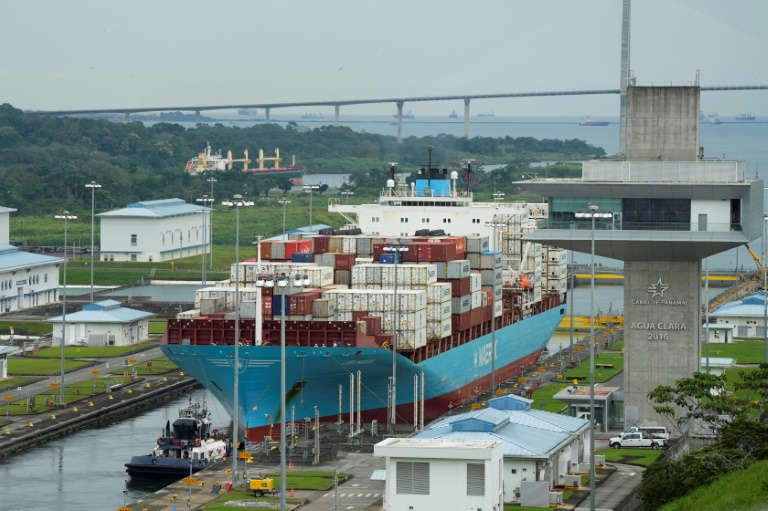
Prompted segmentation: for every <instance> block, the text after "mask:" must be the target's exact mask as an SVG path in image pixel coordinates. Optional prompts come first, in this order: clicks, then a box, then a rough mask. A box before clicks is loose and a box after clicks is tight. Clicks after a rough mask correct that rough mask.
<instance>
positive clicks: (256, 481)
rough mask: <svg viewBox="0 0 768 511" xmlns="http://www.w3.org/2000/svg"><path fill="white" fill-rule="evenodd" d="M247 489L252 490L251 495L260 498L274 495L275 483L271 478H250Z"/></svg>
mask: <svg viewBox="0 0 768 511" xmlns="http://www.w3.org/2000/svg"><path fill="white" fill-rule="evenodd" d="M248 489H250V490H253V494H254V495H256V496H257V497H261V496H263V495H264V494H265V493H274V491H275V481H274V479H272V478H271V477H265V476H259V477H252V478H251V479H249V480H248Z"/></svg>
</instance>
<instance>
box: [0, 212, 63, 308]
mask: <svg viewBox="0 0 768 511" xmlns="http://www.w3.org/2000/svg"><path fill="white" fill-rule="evenodd" d="M3 216H6V215H0V223H2V220H1V219H2V217H3ZM6 220H7V216H6ZM6 233H7V231H6ZM63 261H64V259H62V258H61V257H51V256H46V255H41V254H33V253H30V252H24V251H22V250H19V249H18V247H14V246H13V245H8V244H7V243H0V313H4V312H11V311H15V310H18V309H26V308H28V307H37V306H39V305H46V304H49V303H55V302H57V301H59V265H60V264H61V263H62V262H63Z"/></svg>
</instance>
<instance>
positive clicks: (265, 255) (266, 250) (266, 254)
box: [256, 241, 272, 259]
mask: <svg viewBox="0 0 768 511" xmlns="http://www.w3.org/2000/svg"><path fill="white" fill-rule="evenodd" d="M256 247H257V248H256V256H257V257H258V255H259V254H258V253H259V251H261V258H262V259H269V258H270V256H271V254H272V242H271V241H262V242H261V243H259V244H257V245H256Z"/></svg>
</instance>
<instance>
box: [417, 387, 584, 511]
mask: <svg viewBox="0 0 768 511" xmlns="http://www.w3.org/2000/svg"><path fill="white" fill-rule="evenodd" d="M532 402H533V401H532V400H530V399H526V398H524V397H521V396H515V395H511V394H510V395H506V396H502V397H497V398H494V399H491V400H489V401H487V404H488V407H487V408H483V409H480V410H475V411H472V412H467V413H462V414H458V415H453V416H449V417H445V418H443V419H440V420H438V421H436V422H434V423H432V424H430V425H429V426H428V427H427V428H425V429H424V430H422V431H420V432H418V433H415V434H414V435H413V437H414V438H424V439H435V440H437V439H440V440H445V441H463V440H466V441H469V440H475V441H500V442H502V445H503V452H504V456H503V458H504V467H503V480H504V502H521V499H524V498H525V496H524V495H522V490H521V488H523V486H524V485H523V483H526V482H547V483H548V484H549V486H548V488H549V489H554V488H556V487H564V486H578V484H579V483H577V480H578V477H579V476H578V474H579V473H580V464H582V463H583V462H585V461H588V458H589V449H590V446H589V422H588V421H587V420H584V419H579V418H576V417H570V416H567V415H562V414H558V413H551V412H545V411H542V410H533V409H531V403H532Z"/></svg>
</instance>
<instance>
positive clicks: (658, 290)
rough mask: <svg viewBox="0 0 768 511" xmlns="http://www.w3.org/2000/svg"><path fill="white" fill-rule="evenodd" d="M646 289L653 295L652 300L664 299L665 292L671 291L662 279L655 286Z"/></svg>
mask: <svg viewBox="0 0 768 511" xmlns="http://www.w3.org/2000/svg"><path fill="white" fill-rule="evenodd" d="M646 289H647V290H648V292H649V293H652V294H651V298H653V297H655V296H660V297H662V298H664V291H666V290H667V289H669V284H664V283H663V282H662V281H661V277H659V280H657V281H656V282H655V283H654V284H650V285H649V286H648V287H647V288H646Z"/></svg>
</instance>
